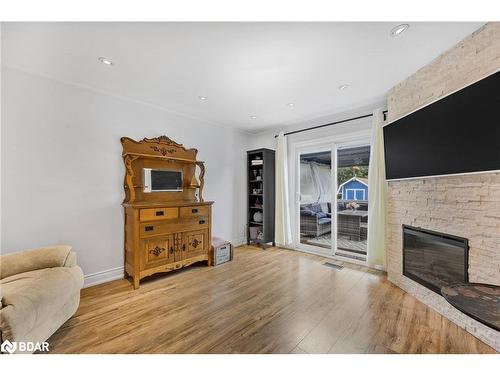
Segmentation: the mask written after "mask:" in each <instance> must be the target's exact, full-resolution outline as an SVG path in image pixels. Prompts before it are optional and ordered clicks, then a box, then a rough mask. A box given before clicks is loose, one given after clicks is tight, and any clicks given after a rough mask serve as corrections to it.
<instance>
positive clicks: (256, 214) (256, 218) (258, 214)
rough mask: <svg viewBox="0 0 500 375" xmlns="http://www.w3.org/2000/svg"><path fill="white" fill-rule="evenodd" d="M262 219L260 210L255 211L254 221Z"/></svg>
mask: <svg viewBox="0 0 500 375" xmlns="http://www.w3.org/2000/svg"><path fill="white" fill-rule="evenodd" d="M262 219H263V216H262V212H261V211H257V212H255V213H254V214H253V221H255V222H256V223H262Z"/></svg>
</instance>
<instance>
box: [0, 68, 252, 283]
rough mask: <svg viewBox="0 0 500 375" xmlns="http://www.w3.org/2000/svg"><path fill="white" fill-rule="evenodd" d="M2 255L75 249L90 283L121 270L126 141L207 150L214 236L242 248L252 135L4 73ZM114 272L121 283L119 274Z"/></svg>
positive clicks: (8, 71)
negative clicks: (157, 140)
mask: <svg viewBox="0 0 500 375" xmlns="http://www.w3.org/2000/svg"><path fill="white" fill-rule="evenodd" d="M2 73H3V76H2V78H3V81H2V106H3V112H2V137H1V146H2V149H1V156H2V159H1V160H2V173H1V177H2V181H3V182H2V195H1V198H2V202H1V203H2V212H1V216H2V228H1V229H2V232H3V233H2V234H3V235H2V242H1V244H2V249H3V252H4V253H8V252H12V251H17V250H21V249H25V248H34V247H40V246H44V245H50V244H71V245H73V247H74V249H75V250H76V251H77V252H78V258H79V264H80V265H81V266H82V268H83V271H84V273H85V274H86V275H89V274H94V273H97V272H102V271H106V270H110V269H117V268H119V267H122V266H123V213H122V207H121V202H122V200H123V196H124V193H123V176H124V167H123V162H122V158H121V151H122V150H121V144H120V137H122V136H129V137H131V138H134V139H142V138H143V137H155V136H159V135H162V134H165V135H167V136H169V137H170V138H172V139H173V140H175V141H177V142H179V143H182V144H184V145H185V146H186V147H193V148H197V149H198V150H199V153H198V156H199V159H200V160H204V161H205V162H206V180H205V182H206V183H205V191H204V198H205V199H206V200H214V201H215V205H214V207H213V234H214V235H216V236H220V237H223V238H225V239H229V240H231V241H233V242H240V241H242V239H243V237H244V235H245V221H246V198H245V197H246V173H245V165H246V164H245V160H246V152H245V151H246V150H247V149H248V147H247V145H246V142H247V137H248V134H246V133H243V132H240V131H237V130H232V129H226V128H221V127H218V126H214V125H213V124H208V123H204V122H202V121H197V120H193V119H189V118H185V117H181V116H178V115H175V114H172V113H169V112H167V111H164V110H161V109H158V108H154V107H151V106H148V105H145V104H141V103H137V102H133V101H128V100H124V99H121V98H116V97H112V96H109V95H105V94H102V93H98V92H94V91H91V90H88V89H85V88H81V87H77V86H74V85H70V84H66V83H61V82H57V81H54V80H51V79H47V78H43V77H40V76H35V75H31V74H27V73H24V72H21V71H18V70H15V69H11V68H6V67H3V68H2ZM118 271H119V270H117V272H115V273H116V274H119V272H118Z"/></svg>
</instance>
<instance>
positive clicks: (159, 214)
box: [156, 211, 165, 216]
mask: <svg viewBox="0 0 500 375" xmlns="http://www.w3.org/2000/svg"><path fill="white" fill-rule="evenodd" d="M163 215H165V212H163V211H156V216H163Z"/></svg>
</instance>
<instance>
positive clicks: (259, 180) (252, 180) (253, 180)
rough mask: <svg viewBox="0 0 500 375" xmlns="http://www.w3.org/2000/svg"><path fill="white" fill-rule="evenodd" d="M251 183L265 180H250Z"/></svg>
mask: <svg viewBox="0 0 500 375" xmlns="http://www.w3.org/2000/svg"><path fill="white" fill-rule="evenodd" d="M250 182H264V180H250Z"/></svg>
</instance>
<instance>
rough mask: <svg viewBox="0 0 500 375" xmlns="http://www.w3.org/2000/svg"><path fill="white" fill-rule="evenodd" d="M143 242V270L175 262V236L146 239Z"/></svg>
mask: <svg viewBox="0 0 500 375" xmlns="http://www.w3.org/2000/svg"><path fill="white" fill-rule="evenodd" d="M141 242H142V268H149V267H156V266H158V265H160V264H165V263H170V262H173V261H174V254H175V244H174V236H173V235H169V236H164V237H156V238H150V239H144V240H142V241H141Z"/></svg>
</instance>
